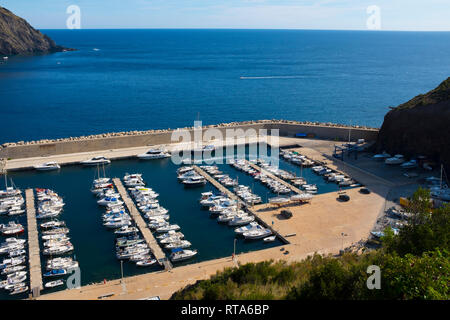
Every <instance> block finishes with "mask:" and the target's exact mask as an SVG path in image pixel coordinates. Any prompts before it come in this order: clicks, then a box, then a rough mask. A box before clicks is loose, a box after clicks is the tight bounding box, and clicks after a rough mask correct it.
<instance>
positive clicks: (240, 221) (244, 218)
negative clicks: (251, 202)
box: [228, 215, 255, 226]
mask: <svg viewBox="0 0 450 320" xmlns="http://www.w3.org/2000/svg"><path fill="white" fill-rule="evenodd" d="M254 220H255V217H254V216H250V215H240V216H236V217H234V218H233V219H232V220H231V221H229V222H228V225H229V226H243V225H246V224H249V223H250V222H252V221H254Z"/></svg>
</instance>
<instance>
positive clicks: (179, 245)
mask: <svg viewBox="0 0 450 320" xmlns="http://www.w3.org/2000/svg"><path fill="white" fill-rule="evenodd" d="M190 246H191V243H190V242H189V241H187V240H178V241H175V242H171V243H168V244H166V245H164V248H165V249H175V248H181V249H185V248H189V247H190Z"/></svg>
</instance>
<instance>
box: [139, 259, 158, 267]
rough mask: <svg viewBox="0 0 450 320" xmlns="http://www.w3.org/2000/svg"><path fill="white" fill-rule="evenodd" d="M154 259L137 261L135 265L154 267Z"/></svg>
mask: <svg viewBox="0 0 450 320" xmlns="http://www.w3.org/2000/svg"><path fill="white" fill-rule="evenodd" d="M156 262H157V261H156V259H145V260H139V261H137V262H136V265H137V266H138V267H148V266H151V265H154V264H155V263H156Z"/></svg>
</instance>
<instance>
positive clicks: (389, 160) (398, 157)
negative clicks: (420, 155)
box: [384, 154, 405, 165]
mask: <svg viewBox="0 0 450 320" xmlns="http://www.w3.org/2000/svg"><path fill="white" fill-rule="evenodd" d="M403 162H405V158H404V157H403V155H401V154H396V155H395V156H393V157H391V158H387V159H386V160H384V163H385V164H390V165H395V164H401V163H403Z"/></svg>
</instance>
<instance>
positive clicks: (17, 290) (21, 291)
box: [9, 286, 28, 295]
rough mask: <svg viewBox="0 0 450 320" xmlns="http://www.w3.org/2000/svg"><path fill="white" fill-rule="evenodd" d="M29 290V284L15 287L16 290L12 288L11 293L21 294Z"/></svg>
mask: <svg viewBox="0 0 450 320" xmlns="http://www.w3.org/2000/svg"><path fill="white" fill-rule="evenodd" d="M27 291H28V286H23V287H22V286H19V287H17V288H14V290H12V291H11V292H10V293H9V294H10V295H16V294H20V293H25V292H27Z"/></svg>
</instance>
